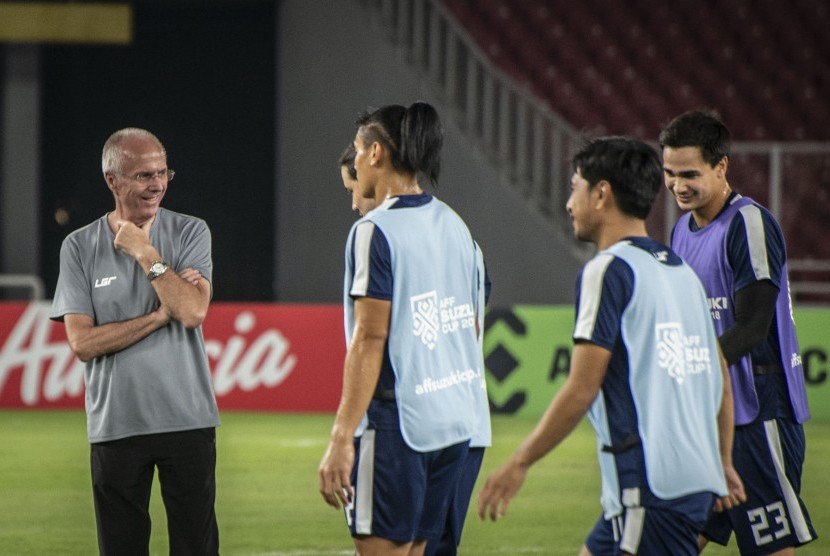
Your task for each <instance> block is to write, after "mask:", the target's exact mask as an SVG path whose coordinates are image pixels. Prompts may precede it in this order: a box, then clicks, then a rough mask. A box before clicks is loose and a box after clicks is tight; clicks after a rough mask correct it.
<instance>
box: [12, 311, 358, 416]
mask: <svg viewBox="0 0 830 556" xmlns="http://www.w3.org/2000/svg"><path fill="white" fill-rule="evenodd" d="M50 309H51V303H50V302H32V303H0V346H2V349H0V407H4V408H9V407H15V408H27V407H28V408H39V409H40V408H72V407H78V408H82V407H83V406H84V364H83V363H81V362H80V361H79V360H78V359H77V358H76V357H75V355H74V354H73V353H72V350H70V348H69V344H68V343H67V342H66V333H65V330H64V326H63V324H61V323H59V322H53V321H51V320H49V311H50ZM202 329H203V331H204V335H205V345H206V348H207V353H208V359H209V361H210V367H211V370H212V372H213V384H214V389H215V391H216V399H217V400H218V403H219V407H220V409H238V410H253V411H322V412H330V411H334V410H335V409H336V408H337V403H338V401H339V399H340V387H341V385H342V369H343V358H344V356H345V353H346V347H345V340H344V339H343V309H342V307H341V306H339V305H276V304H255V303H244V304H240V303H212V304H211V306H210V310H209V311H208V316H207V318H206V319H205V322H204V324H203V325H202Z"/></svg>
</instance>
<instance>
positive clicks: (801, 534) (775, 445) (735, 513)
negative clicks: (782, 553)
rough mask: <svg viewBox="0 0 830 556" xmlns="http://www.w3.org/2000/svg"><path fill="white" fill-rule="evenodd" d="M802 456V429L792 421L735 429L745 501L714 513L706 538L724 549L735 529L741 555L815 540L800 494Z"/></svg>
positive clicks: (736, 461) (735, 456) (735, 460)
mask: <svg viewBox="0 0 830 556" xmlns="http://www.w3.org/2000/svg"><path fill="white" fill-rule="evenodd" d="M804 453H805V441H804V429H803V427H802V426H801V425H800V424H798V423H796V422H795V421H792V420H791V419H771V420H769V421H762V422H758V423H751V424H749V425H743V426H740V427H736V428H735V441H734V448H733V450H732V459H733V464H734V465H735V469H736V470H737V471H738V473H739V474H740V476H741V480H743V483H744V488H745V489H746V495H747V501H746V502H745V503H743V504H741V505H740V506H738V507H737V508H734V509H732V510H728V511H726V512H723V513H720V514H713V515H712V518H711V519H710V521H709V522H708V523H707V524H706V527H705V529H704V535H705V536H706V537H707V538H708V539H709V540H711V541H713V542H716V543H718V544H722V545H724V546H725V545H726V544H727V543H728V542H729V538H730V537H731V536H732V532H733V531H734V532H735V538H736V539H737V541H738V548H739V549H740V551H741V554H769V553H771V552H776V551H778V550H781V549H784V548H787V547H791V546H792V547H795V546H801V545H803V544H806V543H808V542H810V541H812V540H814V539H816V538H817V535H816V532H815V530H814V529H813V525H812V523H811V522H810V516H809V514H808V513H807V508H806V506H805V505H804V502H802V500H801V497H800V496H799V493H800V492H801V469H802V465H803V463H804Z"/></svg>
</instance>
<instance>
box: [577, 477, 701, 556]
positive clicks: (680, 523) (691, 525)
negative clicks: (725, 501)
mask: <svg viewBox="0 0 830 556" xmlns="http://www.w3.org/2000/svg"><path fill="white" fill-rule="evenodd" d="M630 490H631V491H639V489H630ZM639 496H640V495H639V492H637V493H636V497H635V499H634V500H633V501H632V502H631V503H628V505H627V507H626V508H625V510H624V512H623V514H622V515H620V516H617V517H614V518H612V519H605V517H604V516H601V517H600V518H599V520H598V521H597V523H596V525H594V528H593V530H592V531H591V533H590V534H589V535H588V538H587V539H586V540H585V545H586V546H587V547H588V550H590V551H591V554H594V555H596V556H600V555H602V556H606V555H609V556H610V555H614V556H617V555H619V554H622V553H624V552H626V553H629V554H637V555H638V556H652V555H653V556H665V555H666V554H671V555H672V556H697V554H698V549H697V537H698V535H699V534H700V531H701V530H702V529H703V525H704V523H706V518H707V516H708V515H709V513H710V511H711V509H712V506H713V505H714V503H715V495H714V494H711V493H700V494H690V495H689V496H683V497H680V498H677V499H675V500H669V501H666V500H657V499H654V498H653V495H649V494H648V493H645V494H644V496H645V499H644V500H643V505H640V500H639ZM623 498H624V499H625V498H628V496H624V497H623ZM651 501H654V502H655V503H656V504H658V505H657V506H654V505H650V502H651Z"/></svg>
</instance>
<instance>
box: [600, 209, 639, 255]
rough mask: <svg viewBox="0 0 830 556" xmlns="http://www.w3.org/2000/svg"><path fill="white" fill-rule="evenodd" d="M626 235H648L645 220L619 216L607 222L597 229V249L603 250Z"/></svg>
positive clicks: (626, 236)
mask: <svg viewBox="0 0 830 556" xmlns="http://www.w3.org/2000/svg"><path fill="white" fill-rule="evenodd" d="M628 237H648V232H647V231H646V221H645V220H641V219H639V218H630V217H625V216H620V218H617V219H614V220H612V221H610V222H607V223H606V224H605V225H604V226H602V228H601V229H600V231H599V234H598V238H597V242H596V244H597V249H598V250H599V251H604V250H605V249H608V248H609V247H611V246H612V245H614V244H615V243H617V242H619V241H621V240H623V239H625V238H628Z"/></svg>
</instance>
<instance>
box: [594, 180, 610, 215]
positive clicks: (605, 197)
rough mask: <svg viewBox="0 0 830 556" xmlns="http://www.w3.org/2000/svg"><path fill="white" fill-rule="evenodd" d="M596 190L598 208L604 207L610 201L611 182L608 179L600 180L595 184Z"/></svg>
mask: <svg viewBox="0 0 830 556" xmlns="http://www.w3.org/2000/svg"><path fill="white" fill-rule="evenodd" d="M594 191H595V192H596V195H597V204H596V208H597V209H599V208H602V206H603V205H605V204H607V203H608V201H609V196H610V195H611V184H610V183H608V181H606V180H600V182H599V183H598V184H596V186H594Z"/></svg>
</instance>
